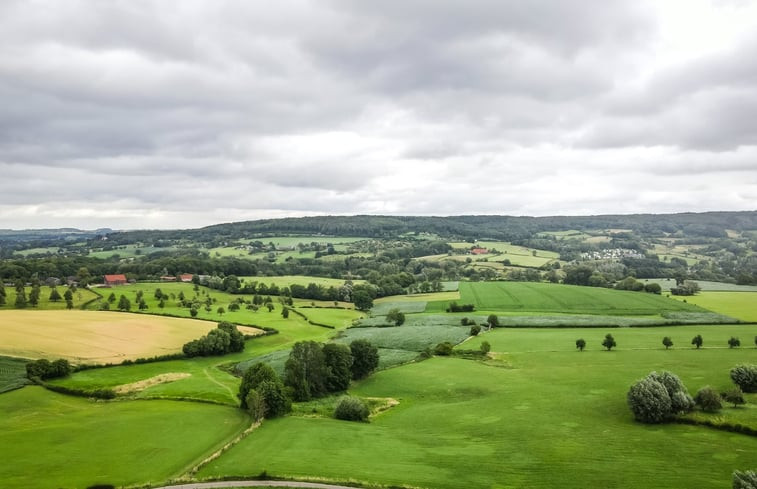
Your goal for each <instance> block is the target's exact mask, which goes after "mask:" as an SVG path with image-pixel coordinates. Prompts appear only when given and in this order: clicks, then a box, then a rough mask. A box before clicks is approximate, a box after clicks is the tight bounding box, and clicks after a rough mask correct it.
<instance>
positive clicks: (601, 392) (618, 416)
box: [199, 327, 757, 489]
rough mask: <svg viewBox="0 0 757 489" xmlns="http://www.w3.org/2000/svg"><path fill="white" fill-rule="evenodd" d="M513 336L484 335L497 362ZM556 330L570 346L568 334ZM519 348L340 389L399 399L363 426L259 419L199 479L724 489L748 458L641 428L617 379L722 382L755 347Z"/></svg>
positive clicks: (681, 431) (689, 436) (703, 438)
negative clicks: (668, 373) (657, 373)
mask: <svg viewBox="0 0 757 489" xmlns="http://www.w3.org/2000/svg"><path fill="white" fill-rule="evenodd" d="M718 328H719V327H718ZM637 332H639V331H638V330H634V331H630V332H629V333H637ZM511 333H512V332H511V331H509V330H496V331H494V332H492V333H487V334H485V335H483V338H482V339H486V340H487V341H490V342H491V343H492V345H493V351H494V352H495V356H498V355H500V353H499V352H502V351H507V350H503V349H502V346H503V345H504V346H505V348H507V349H508V350H509V349H510V344H509V342H508V338H509V337H510V336H511ZM518 333H522V331H518ZM568 333H570V334H569V338H570V339H571V340H573V339H574V338H573V337H574V336H575V335H576V334H577V333H576V331H575V330H574V331H570V332H568ZM566 339H567V338H566ZM475 341H481V340H475ZM475 341H474V343H475ZM465 345H466V346H465V347H466V348H467V347H468V343H466V344H465ZM472 346H475V344H474V345H472ZM522 346H523V350H524V351H522V352H520V353H517V354H516V353H506V354H505V353H502V354H501V355H503V356H505V359H503V360H501V361H500V363H499V366H487V365H484V364H482V363H480V362H475V361H470V360H461V359H454V358H435V359H433V360H429V361H425V362H420V363H414V364H409V365H406V366H403V367H401V368H395V369H389V370H385V371H382V372H379V373H378V374H376V375H374V376H372V377H370V378H368V379H367V380H365V381H363V382H361V383H359V384H358V385H357V386H356V387H355V388H354V389H352V393H353V394H355V395H360V396H365V397H391V398H394V399H397V400H399V405H398V406H396V407H394V408H392V409H390V410H389V411H386V412H384V413H382V414H380V415H378V416H377V417H375V418H373V419H372V420H371V422H370V423H368V424H366V423H347V422H340V421H337V420H333V419H324V418H305V417H294V416H293V417H287V418H283V419H277V420H272V421H266V423H265V424H264V425H263V426H262V428H260V429H259V430H258V431H256V432H255V433H254V435H253V436H250V437H248V438H246V439H245V440H243V441H242V442H241V443H239V444H238V445H236V446H235V447H234V448H232V449H231V450H229V451H228V452H226V453H225V454H224V455H222V456H221V457H220V458H219V459H217V460H216V461H214V462H212V463H211V464H209V465H208V466H206V467H205V468H204V469H203V470H201V471H200V473H199V476H200V477H211V476H212V477H218V476H229V475H232V476H233V475H239V476H241V475H252V474H258V473H260V472H261V471H263V470H265V471H266V472H267V473H268V474H269V475H272V476H282V477H302V476H309V477H323V478H328V479H335V480H360V481H370V482H372V483H381V484H386V485H392V484H394V485H409V486H420V487H434V488H459V487H529V488H553V487H562V488H585V487H618V488H620V487H645V488H665V489H669V488H689V487H697V488H710V487H712V488H724V487H729V485H730V478H731V472H732V471H733V470H734V469H746V468H749V467H753V466H754V462H755V458H754V453H755V452H757V439H755V438H754V437H750V436H746V435H736V434H732V433H726V432H722V431H717V430H713V429H707V428H702V427H694V426H686V425H675V424H674V425H657V426H649V425H641V424H638V423H635V422H634V421H633V420H632V417H631V414H630V412H629V410H628V408H627V406H626V401H625V398H626V391H627V390H628V387H629V385H630V384H631V383H632V382H634V381H635V380H636V379H638V378H640V377H642V376H644V375H646V374H647V373H648V372H649V371H650V370H653V369H658V370H660V369H670V370H673V371H674V372H676V373H678V374H679V375H680V376H681V378H682V380H683V381H684V382H685V383H686V384H687V386H688V387H689V389H690V390H692V391H696V389H698V388H699V387H701V386H702V385H705V384H711V385H713V386H726V385H727V384H728V383H729V379H728V369H729V368H730V367H731V366H732V365H734V364H736V363H739V362H744V361H747V360H748V359H751V358H753V353H754V352H753V351H748V350H746V349H741V350H716V349H711V350H699V351H697V350H690V349H685V350H684V349H681V350H678V349H676V350H671V351H665V350H662V349H654V350H643V351H620V350H619V351H616V352H603V351H598V350H597V351H585V352H582V353H579V352H577V351H560V352H552V351H549V352H538V351H537V352H533V351H531V350H534V349H538V348H539V346H540V345H539V341H538V338H532V341H530V342H529V341H524V342H523V345H522ZM568 346H572V345H570V344H569V345H568ZM660 346H661V345H660ZM749 397H750V402H755V400H756V399H755V397H757V396H754V395H750V396H749ZM730 410H731V408H726V409H724V410H723V412H726V413H727V412H730ZM323 446H328V447H329V450H328V453H327V454H326V453H323V450H322V447H323ZM598 447H601V450H597V448H598ZM319 453H323V456H317V455H316V454H319ZM472 459H473V461H472ZM366 461H369V462H368V463H366ZM356 467H359V469H358V470H356Z"/></svg>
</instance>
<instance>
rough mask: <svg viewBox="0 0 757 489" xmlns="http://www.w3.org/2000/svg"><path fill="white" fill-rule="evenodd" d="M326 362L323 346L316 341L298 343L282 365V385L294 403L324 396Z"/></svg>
mask: <svg viewBox="0 0 757 489" xmlns="http://www.w3.org/2000/svg"><path fill="white" fill-rule="evenodd" d="M325 381H326V362H325V359H324V355H323V346H322V345H321V344H320V343H318V342H316V341H298V342H297V343H295V344H294V346H293V347H292V350H291V351H290V352H289V358H288V359H287V361H286V364H285V365H284V383H285V384H286V385H287V387H290V388H291V389H292V398H293V399H294V400H295V401H298V402H302V401H309V400H310V399H312V398H314V397H321V396H323V395H324V394H326V392H327V391H326V384H325Z"/></svg>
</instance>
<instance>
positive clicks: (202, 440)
mask: <svg viewBox="0 0 757 489" xmlns="http://www.w3.org/2000/svg"><path fill="white" fill-rule="evenodd" d="M0 410H1V411H2V413H3V416H1V417H0V458H2V460H3V463H2V464H0V480H1V481H2V486H3V487H4V488H7V489H25V488H30V487H33V488H35V489H57V488H61V487H66V488H74V487H75V488H83V487H88V486H90V485H93V484H113V485H116V486H119V487H120V486H122V485H127V484H132V485H133V484H145V483H147V482H149V481H159V480H166V479H168V478H171V477H176V476H178V475H180V474H181V473H183V472H184V471H185V470H187V469H188V468H190V466H191V465H192V464H194V463H197V462H199V461H200V460H201V459H202V457H203V455H205V454H207V453H208V452H211V451H213V450H215V449H217V448H220V446H222V445H223V444H224V443H225V442H226V441H228V440H229V439H230V438H232V437H234V436H235V435H236V434H237V433H238V432H240V431H241V430H243V429H244V428H245V427H246V426H248V425H249V418H248V417H247V416H246V415H245V414H244V412H243V411H241V410H239V409H235V408H229V407H224V406H214V405H210V404H198V403H188V402H174V401H149V402H148V401H145V402H106V403H103V402H91V401H88V400H85V399H81V398H75V397H68V396H62V395H58V394H54V393H51V392H48V391H45V390H43V389H42V388H40V387H36V386H35V387H25V388H24V389H20V390H16V391H13V392H7V393H5V394H3V395H1V396H0Z"/></svg>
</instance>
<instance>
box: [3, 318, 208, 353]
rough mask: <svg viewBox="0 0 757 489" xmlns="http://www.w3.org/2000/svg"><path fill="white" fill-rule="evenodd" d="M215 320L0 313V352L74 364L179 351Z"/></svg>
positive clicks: (206, 330) (205, 330)
mask: <svg viewBox="0 0 757 489" xmlns="http://www.w3.org/2000/svg"><path fill="white" fill-rule="evenodd" d="M215 326H216V323H212V322H207V321H195V320H189V319H177V318H167V317H155V316H146V315H137V314H128V313H117V312H98V311H75V310H74V311H26V310H25V311H16V310H13V311H0V353H1V354H3V355H9V356H15V357H25V358H48V359H55V358H66V359H68V360H70V361H72V362H74V363H108V362H121V361H122V360H126V359H135V358H139V357H151V356H155V355H166V354H170V353H179V352H181V347H182V345H183V344H184V343H186V342H187V341H189V340H192V339H195V338H199V337H200V336H202V335H204V334H206V333H207V332H208V331H210V330H211V329H213V328H214V327H215Z"/></svg>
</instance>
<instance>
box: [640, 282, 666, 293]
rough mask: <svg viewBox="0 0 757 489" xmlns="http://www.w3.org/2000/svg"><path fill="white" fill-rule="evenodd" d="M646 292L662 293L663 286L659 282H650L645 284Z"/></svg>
mask: <svg viewBox="0 0 757 489" xmlns="http://www.w3.org/2000/svg"><path fill="white" fill-rule="evenodd" d="M644 292H649V293H650V294H658V295H659V294H662V287H661V286H660V284H658V283H648V284H645V285H644Z"/></svg>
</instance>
